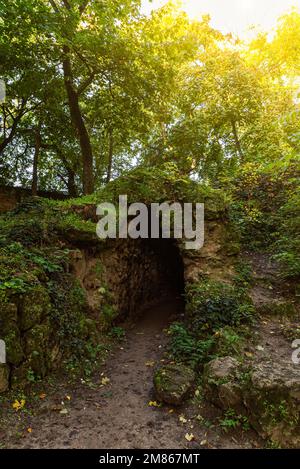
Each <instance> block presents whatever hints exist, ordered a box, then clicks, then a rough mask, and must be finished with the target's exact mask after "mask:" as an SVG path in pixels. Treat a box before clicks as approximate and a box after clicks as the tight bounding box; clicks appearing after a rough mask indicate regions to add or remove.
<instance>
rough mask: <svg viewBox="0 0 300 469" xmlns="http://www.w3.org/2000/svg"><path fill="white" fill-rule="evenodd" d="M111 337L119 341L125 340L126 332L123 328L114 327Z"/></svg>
mask: <svg viewBox="0 0 300 469" xmlns="http://www.w3.org/2000/svg"><path fill="white" fill-rule="evenodd" d="M109 335H110V336H111V337H113V338H115V339H117V340H123V339H124V338H125V330H124V329H123V327H118V326H114V327H112V328H111V330H110V333H109Z"/></svg>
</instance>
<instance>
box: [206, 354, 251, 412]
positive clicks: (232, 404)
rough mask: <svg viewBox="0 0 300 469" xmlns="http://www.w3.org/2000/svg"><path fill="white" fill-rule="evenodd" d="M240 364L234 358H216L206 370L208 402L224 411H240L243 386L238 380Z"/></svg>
mask: <svg viewBox="0 0 300 469" xmlns="http://www.w3.org/2000/svg"><path fill="white" fill-rule="evenodd" d="M239 366H240V365H239V362H238V361H237V360H235V359H234V358H232V357H224V358H216V359H215V360H212V361H211V362H209V363H208V364H207V365H206V366H205V368H204V389H205V394H206V397H207V399H208V400H210V401H211V402H212V403H213V404H215V405H217V406H218V407H220V408H222V409H229V408H230V409H235V410H237V411H240V410H241V408H242V407H243V403H242V391H241V385H240V383H239V381H238V379H237V373H238V369H239Z"/></svg>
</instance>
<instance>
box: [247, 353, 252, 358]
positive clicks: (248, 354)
mask: <svg viewBox="0 0 300 469" xmlns="http://www.w3.org/2000/svg"><path fill="white" fill-rule="evenodd" d="M245 355H246V357H248V358H252V357H253V353H251V352H245Z"/></svg>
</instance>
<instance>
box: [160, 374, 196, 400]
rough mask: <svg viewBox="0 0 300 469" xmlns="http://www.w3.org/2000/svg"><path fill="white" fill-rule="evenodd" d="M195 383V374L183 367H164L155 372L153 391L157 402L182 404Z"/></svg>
mask: <svg viewBox="0 0 300 469" xmlns="http://www.w3.org/2000/svg"><path fill="white" fill-rule="evenodd" d="M194 381H195V373H194V371H193V370H191V369H190V368H188V367H186V366H184V365H165V366H162V367H160V368H159V369H158V370H156V372H155V375H154V389H155V394H156V397H157V399H158V400H159V401H162V402H165V403H166V404H171V405H180V404H182V402H183V400H184V398H185V397H186V396H187V394H188V392H189V391H190V389H191V387H192V385H193V383H194Z"/></svg>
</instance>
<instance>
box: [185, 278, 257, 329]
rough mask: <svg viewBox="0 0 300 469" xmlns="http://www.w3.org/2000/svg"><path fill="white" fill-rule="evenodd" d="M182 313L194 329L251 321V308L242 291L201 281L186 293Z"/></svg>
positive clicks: (219, 283) (250, 303) (234, 324)
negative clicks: (184, 311)
mask: <svg viewBox="0 0 300 469" xmlns="http://www.w3.org/2000/svg"><path fill="white" fill-rule="evenodd" d="M186 300H187V306H186V311H187V315H188V317H189V320H190V321H191V322H192V324H193V328H194V330H198V331H199V332H200V331H204V330H208V329H211V330H216V329H220V328H221V327H223V326H238V325H240V324H241V323H245V322H252V321H253V316H254V311H255V310H254V307H253V304H252V302H251V300H250V298H249V297H248V296H247V295H246V294H245V291H244V289H239V288H237V287H235V286H232V285H227V284H225V283H221V282H208V281H202V282H200V283H196V284H193V285H191V286H190V287H189V288H188V290H187V294H186Z"/></svg>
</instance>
